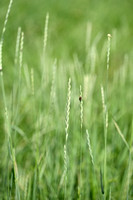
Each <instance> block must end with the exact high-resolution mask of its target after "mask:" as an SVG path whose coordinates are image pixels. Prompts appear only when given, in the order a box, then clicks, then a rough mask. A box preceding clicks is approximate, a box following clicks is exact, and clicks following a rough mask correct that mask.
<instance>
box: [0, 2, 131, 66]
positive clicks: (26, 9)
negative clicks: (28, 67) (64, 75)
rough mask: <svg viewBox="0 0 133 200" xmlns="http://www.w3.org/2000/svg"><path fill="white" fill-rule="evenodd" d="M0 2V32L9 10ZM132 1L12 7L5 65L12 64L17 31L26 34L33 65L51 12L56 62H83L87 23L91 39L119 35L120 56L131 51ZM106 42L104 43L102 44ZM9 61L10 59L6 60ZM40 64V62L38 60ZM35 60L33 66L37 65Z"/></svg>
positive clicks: (51, 40) (51, 48)
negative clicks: (113, 34) (63, 60)
mask: <svg viewBox="0 0 133 200" xmlns="http://www.w3.org/2000/svg"><path fill="white" fill-rule="evenodd" d="M8 3H9V1H8V0H4V1H2V0H1V1H0V30H2V27H3V22H4V18H5V14H6V10H7V7H8ZM132 8H133V1H132V0H122V1H121V0H100V1H98V0H75V1H72V0H68V1H65V0H59V1H56V0H47V1H44V0H38V1H36V0H32V1H27V0H19V1H15V0H14V3H13V7H12V10H11V13H10V17H9V22H8V26H7V31H6V35H5V43H4V64H5V65H8V62H10V61H11V60H13V58H14V51H15V40H16V35H17V29H18V27H19V26H20V27H22V30H23V31H24V33H25V43H26V45H25V57H26V60H27V62H29V63H31V62H32V64H33V59H34V55H37V54H38V55H39V53H40V52H39V51H40V49H41V48H40V47H41V46H42V44H43V43H42V41H43V32H44V24H45V16H46V13H47V12H49V15H50V20H49V32H48V34H49V38H48V49H47V50H48V51H49V53H50V54H51V55H52V56H54V57H57V58H68V57H69V58H72V57H73V54H74V53H75V52H76V53H78V56H79V58H80V59H81V60H82V61H83V60H84V51H85V38H86V27H87V23H88V22H90V23H92V37H94V38H95V37H96V35H97V34H98V33H101V34H102V37H101V41H102V40H103V39H104V40H105V37H106V35H107V33H111V34H112V31H113V30H116V31H117V37H118V38H117V43H118V56H120V57H121V56H122V55H123V54H124V53H125V52H128V51H130V50H132V41H133V39H132V38H133V37H132V35H133V28H132V27H133V15H132ZM102 42H103V41H102ZM7 57H8V59H7ZM36 60H37V59H36ZM36 60H34V63H36Z"/></svg>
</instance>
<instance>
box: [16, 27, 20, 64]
mask: <svg viewBox="0 0 133 200" xmlns="http://www.w3.org/2000/svg"><path fill="white" fill-rule="evenodd" d="M20 39H21V28H20V27H19V28H18V32H17V40H16V49H15V65H17V62H18V56H19V46H20Z"/></svg>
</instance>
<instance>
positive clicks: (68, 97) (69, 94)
mask: <svg viewBox="0 0 133 200" xmlns="http://www.w3.org/2000/svg"><path fill="white" fill-rule="evenodd" d="M70 103H71V79H70V78H69V81H68V93H67V109H66V128H65V132H66V143H67V139H68V128H69V115H70Z"/></svg>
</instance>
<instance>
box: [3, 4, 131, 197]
mask: <svg viewBox="0 0 133 200" xmlns="http://www.w3.org/2000/svg"><path fill="white" fill-rule="evenodd" d="M11 5H12V1H10V4H9V8H8V11H7V15H6V19H5V22H4V28H3V30H2V36H1V40H0V78H1V97H2V99H3V101H2V106H1V108H2V109H1V115H2V117H1V119H0V129H1V135H2V136H1V140H2V142H3V145H2V148H0V152H1V158H2V159H1V161H0V172H1V175H2V176H1V179H0V186H1V187H0V188H1V189H0V198H1V199H16V200H19V199H26V200H30V199H33V200H36V199H40V200H41V199H86V200H87V199H94V200H95V199H110V200H111V199H132V198H133V191H132V164H133V155H132V150H133V149H132V142H133V141H132V140H133V118H132V109H133V106H132V98H133V95H132V75H133V72H132V56H131V55H130V54H129V55H127V53H126V55H125V57H123V62H122V64H121V63H118V65H117V67H114V63H116V61H115V59H116V55H115V53H116V51H117V49H116V48H117V45H116V39H115V41H114V39H113V36H112V38H111V36H110V35H108V41H106V38H105V44H107V47H106V45H105V44H101V43H100V42H101V41H100V38H101V37H104V36H102V35H101V34H98V35H97V36H96V38H95V37H94V39H93V34H92V33H93V31H92V28H93V26H92V24H91V23H89V24H88V27H87V36H86V47H85V48H86V49H85V59H84V62H82V61H81V60H80V58H79V56H78V55H77V54H75V55H74V57H73V60H67V61H63V60H61V59H59V60H57V59H56V58H52V57H51V56H50V55H49V52H48V50H47V39H48V20H49V15H48V14H47V15H46V20H45V28H44V39H43V41H42V43H43V47H42V48H43V50H42V51H43V52H42V51H40V52H41V55H40V57H39V58H38V59H39V61H38V63H39V66H36V67H34V63H33V66H30V65H29V64H28V62H27V60H26V57H25V46H26V45H27V44H26V43H25V44H24V33H23V31H22V30H21V28H19V29H18V32H17V40H16V48H15V49H16V50H15V55H14V61H13V63H12V67H11V66H7V68H8V69H10V70H11V71H12V70H13V72H14V73H11V76H13V77H12V79H13V81H12V85H10V86H9V85H8V79H7V74H6V73H5V71H4V68H3V61H2V57H3V54H2V53H3V51H2V48H3V44H4V43H3V42H4V34H5V30H6V25H7V20H8V16H9V12H10V9H11ZM115 34H117V33H116V32H115ZM26 37H27V36H26V35H25V38H26ZM115 38H116V37H115ZM111 41H112V45H113V47H112V48H110V46H111ZM106 42H107V43H106ZM14 46H15V44H14ZM51 48H52V44H51ZM40 49H41V48H40ZM110 49H111V59H110ZM3 76H4V77H3ZM5 77H6V78H5ZM69 77H71V78H69ZM5 81H6V84H5ZM101 83H102V85H101V93H100V87H99V86H100V84H101ZM81 85H83V88H82V87H81ZM101 96H102V103H101ZM64 116H65V117H64ZM64 121H65V123H64ZM122 196H123V197H122Z"/></svg>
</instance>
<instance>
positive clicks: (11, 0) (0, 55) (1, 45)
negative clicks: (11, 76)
mask: <svg viewBox="0 0 133 200" xmlns="http://www.w3.org/2000/svg"><path fill="white" fill-rule="evenodd" d="M12 3H13V0H10V2H9V6H8V9H7V13H6V17H5V21H4V26H3V29H2V34H1V39H0V72H1V71H2V49H3V41H4V35H5V31H6V25H7V22H8V17H9V13H10V10H11V6H12Z"/></svg>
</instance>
